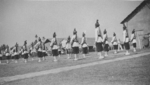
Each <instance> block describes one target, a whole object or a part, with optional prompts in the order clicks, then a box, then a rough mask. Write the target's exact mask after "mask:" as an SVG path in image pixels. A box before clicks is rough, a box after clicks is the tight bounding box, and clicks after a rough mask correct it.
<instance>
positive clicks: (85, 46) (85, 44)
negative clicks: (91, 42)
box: [81, 32, 88, 58]
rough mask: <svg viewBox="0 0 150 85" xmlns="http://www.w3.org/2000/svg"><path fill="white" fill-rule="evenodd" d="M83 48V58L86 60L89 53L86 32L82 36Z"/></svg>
mask: <svg viewBox="0 0 150 85" xmlns="http://www.w3.org/2000/svg"><path fill="white" fill-rule="evenodd" d="M81 47H82V52H83V58H86V54H87V52H88V45H87V40H86V37H85V33H84V32H83V34H82V41H81Z"/></svg>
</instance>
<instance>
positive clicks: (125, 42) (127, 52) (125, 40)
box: [123, 26, 130, 55]
mask: <svg viewBox="0 0 150 85" xmlns="http://www.w3.org/2000/svg"><path fill="white" fill-rule="evenodd" d="M123 42H124V46H125V49H126V53H125V55H130V53H129V49H130V45H129V36H128V32H127V28H126V26H124V27H123Z"/></svg>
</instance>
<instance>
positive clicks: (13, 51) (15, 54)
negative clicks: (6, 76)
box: [11, 43, 19, 63]
mask: <svg viewBox="0 0 150 85" xmlns="http://www.w3.org/2000/svg"><path fill="white" fill-rule="evenodd" d="M11 56H12V58H13V59H14V60H15V63H18V59H19V56H18V44H17V43H16V45H15V46H14V47H13V48H12V55H11Z"/></svg>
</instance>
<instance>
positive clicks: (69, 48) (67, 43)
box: [66, 36, 71, 59]
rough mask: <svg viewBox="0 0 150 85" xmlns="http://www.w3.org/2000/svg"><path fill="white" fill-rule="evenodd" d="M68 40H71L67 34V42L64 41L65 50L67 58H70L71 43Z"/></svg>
mask: <svg viewBox="0 0 150 85" xmlns="http://www.w3.org/2000/svg"><path fill="white" fill-rule="evenodd" d="M70 41H71V38H70V36H69V37H68V39H67V42H66V51H67V55H68V59H70V57H71V43H70Z"/></svg>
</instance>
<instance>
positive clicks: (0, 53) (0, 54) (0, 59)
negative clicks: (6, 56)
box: [0, 49, 3, 64]
mask: <svg viewBox="0 0 150 85" xmlns="http://www.w3.org/2000/svg"><path fill="white" fill-rule="evenodd" d="M2 56H3V55H2V52H1V49H0V64H1V63H2Z"/></svg>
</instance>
